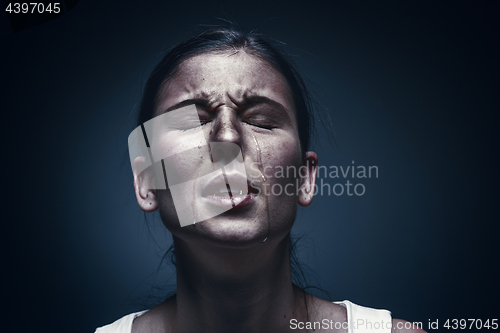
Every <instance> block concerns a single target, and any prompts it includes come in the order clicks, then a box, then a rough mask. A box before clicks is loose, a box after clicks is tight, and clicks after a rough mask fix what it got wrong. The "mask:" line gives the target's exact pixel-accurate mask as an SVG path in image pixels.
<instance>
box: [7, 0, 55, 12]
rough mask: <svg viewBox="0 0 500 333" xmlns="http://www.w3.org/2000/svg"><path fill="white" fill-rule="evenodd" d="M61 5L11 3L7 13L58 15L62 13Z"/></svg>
mask: <svg viewBox="0 0 500 333" xmlns="http://www.w3.org/2000/svg"><path fill="white" fill-rule="evenodd" d="M60 6H61V4H60V3H59V2H54V3H49V4H43V3H41V2H14V3H9V4H8V5H7V8H5V11H6V12H8V13H11V14H12V13H14V14H20V13H22V14H27V13H31V14H35V13H39V14H43V13H54V14H58V13H60V12H61V7H60Z"/></svg>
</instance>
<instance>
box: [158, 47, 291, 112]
mask: <svg viewBox="0 0 500 333" xmlns="http://www.w3.org/2000/svg"><path fill="white" fill-rule="evenodd" d="M251 96H263V97H267V98H270V99H273V100H275V101H276V102H278V103H281V104H282V105H283V106H285V107H286V108H287V109H288V110H290V111H293V110H294V106H293V99H292V97H291V93H290V89H289V86H288V83H287V82H286V80H285V78H284V77H283V75H281V73H279V72H278V71H277V70H275V69H274V68H273V67H272V66H271V65H270V64H269V63H267V62H266V61H263V60H261V59H260V58H258V57H256V56H253V55H250V54H248V53H246V52H245V51H243V50H239V51H234V52H224V53H207V54H201V55H197V56H194V57H192V58H189V59H187V60H186V61H184V62H183V63H181V64H180V66H179V69H178V70H177V72H176V74H175V75H174V76H173V78H171V79H170V80H168V81H167V82H166V83H165V84H164V85H163V86H162V88H161V89H160V91H159V95H158V103H157V111H158V110H165V109H166V108H168V107H170V106H172V105H174V104H176V103H179V102H181V101H183V100H187V99H196V98H202V99H206V100H208V101H209V103H210V104H214V107H215V106H217V105H219V104H231V103H235V104H237V103H238V101H239V100H243V99H244V98H245V97H251Z"/></svg>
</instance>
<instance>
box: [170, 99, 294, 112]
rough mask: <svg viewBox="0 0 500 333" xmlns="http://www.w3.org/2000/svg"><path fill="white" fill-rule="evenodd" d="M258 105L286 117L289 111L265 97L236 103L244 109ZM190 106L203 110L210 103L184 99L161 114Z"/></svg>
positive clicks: (202, 100) (203, 100)
mask: <svg viewBox="0 0 500 333" xmlns="http://www.w3.org/2000/svg"><path fill="white" fill-rule="evenodd" d="M259 103H265V104H271V105H272V106H274V107H277V108H278V109H280V111H281V112H283V113H285V114H286V115H289V110H288V109H287V108H286V107H285V106H284V105H283V104H281V103H279V102H276V101H275V100H273V99H270V98H269V97H265V96H248V97H244V98H243V102H242V103H238V104H237V105H238V107H242V108H245V107H249V106H252V105H254V104H259ZM192 104H197V105H200V106H201V107H203V108H208V107H209V104H210V103H209V101H208V100H207V99H204V98H193V99H186V100H184V101H182V102H179V103H177V104H175V105H172V106H171V107H169V108H168V109H166V110H165V111H164V112H163V113H165V112H169V111H172V110H176V109H180V108H182V107H184V106H188V105H192Z"/></svg>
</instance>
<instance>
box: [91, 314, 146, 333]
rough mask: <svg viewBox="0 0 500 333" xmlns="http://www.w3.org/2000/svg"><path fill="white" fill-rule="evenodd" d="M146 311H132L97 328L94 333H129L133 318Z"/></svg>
mask: <svg viewBox="0 0 500 333" xmlns="http://www.w3.org/2000/svg"><path fill="white" fill-rule="evenodd" d="M146 311H147V310H145V311H140V312H134V313H131V314H128V315H126V316H123V317H121V318H120V319H118V320H116V321H115V322H113V323H111V324H109V325H106V326H102V327H99V328H97V329H96V330H95V333H130V329H131V327H132V322H133V321H134V319H135V318H136V317H138V316H140V315H142V314H143V313H144V312H146Z"/></svg>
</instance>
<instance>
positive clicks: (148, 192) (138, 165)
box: [132, 156, 158, 213]
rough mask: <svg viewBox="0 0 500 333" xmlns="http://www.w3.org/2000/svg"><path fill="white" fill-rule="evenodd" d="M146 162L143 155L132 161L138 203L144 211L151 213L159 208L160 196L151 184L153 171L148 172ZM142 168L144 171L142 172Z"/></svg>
mask: <svg viewBox="0 0 500 333" xmlns="http://www.w3.org/2000/svg"><path fill="white" fill-rule="evenodd" d="M145 163H146V161H145V158H144V157H143V156H139V157H136V158H135V159H134V162H133V163H132V169H133V170H132V171H133V173H134V191H135V198H136V199H137V204H138V205H139V207H140V208H141V209H142V210H143V211H145V212H147V213H149V212H153V211H155V210H157V209H158V198H157V196H156V192H155V190H154V189H153V188H152V186H151V184H152V175H151V172H148V170H147V169H146V168H145V167H144V164H145ZM144 169H146V170H144ZM140 170H144V171H142V172H140ZM139 172H140V173H139Z"/></svg>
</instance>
